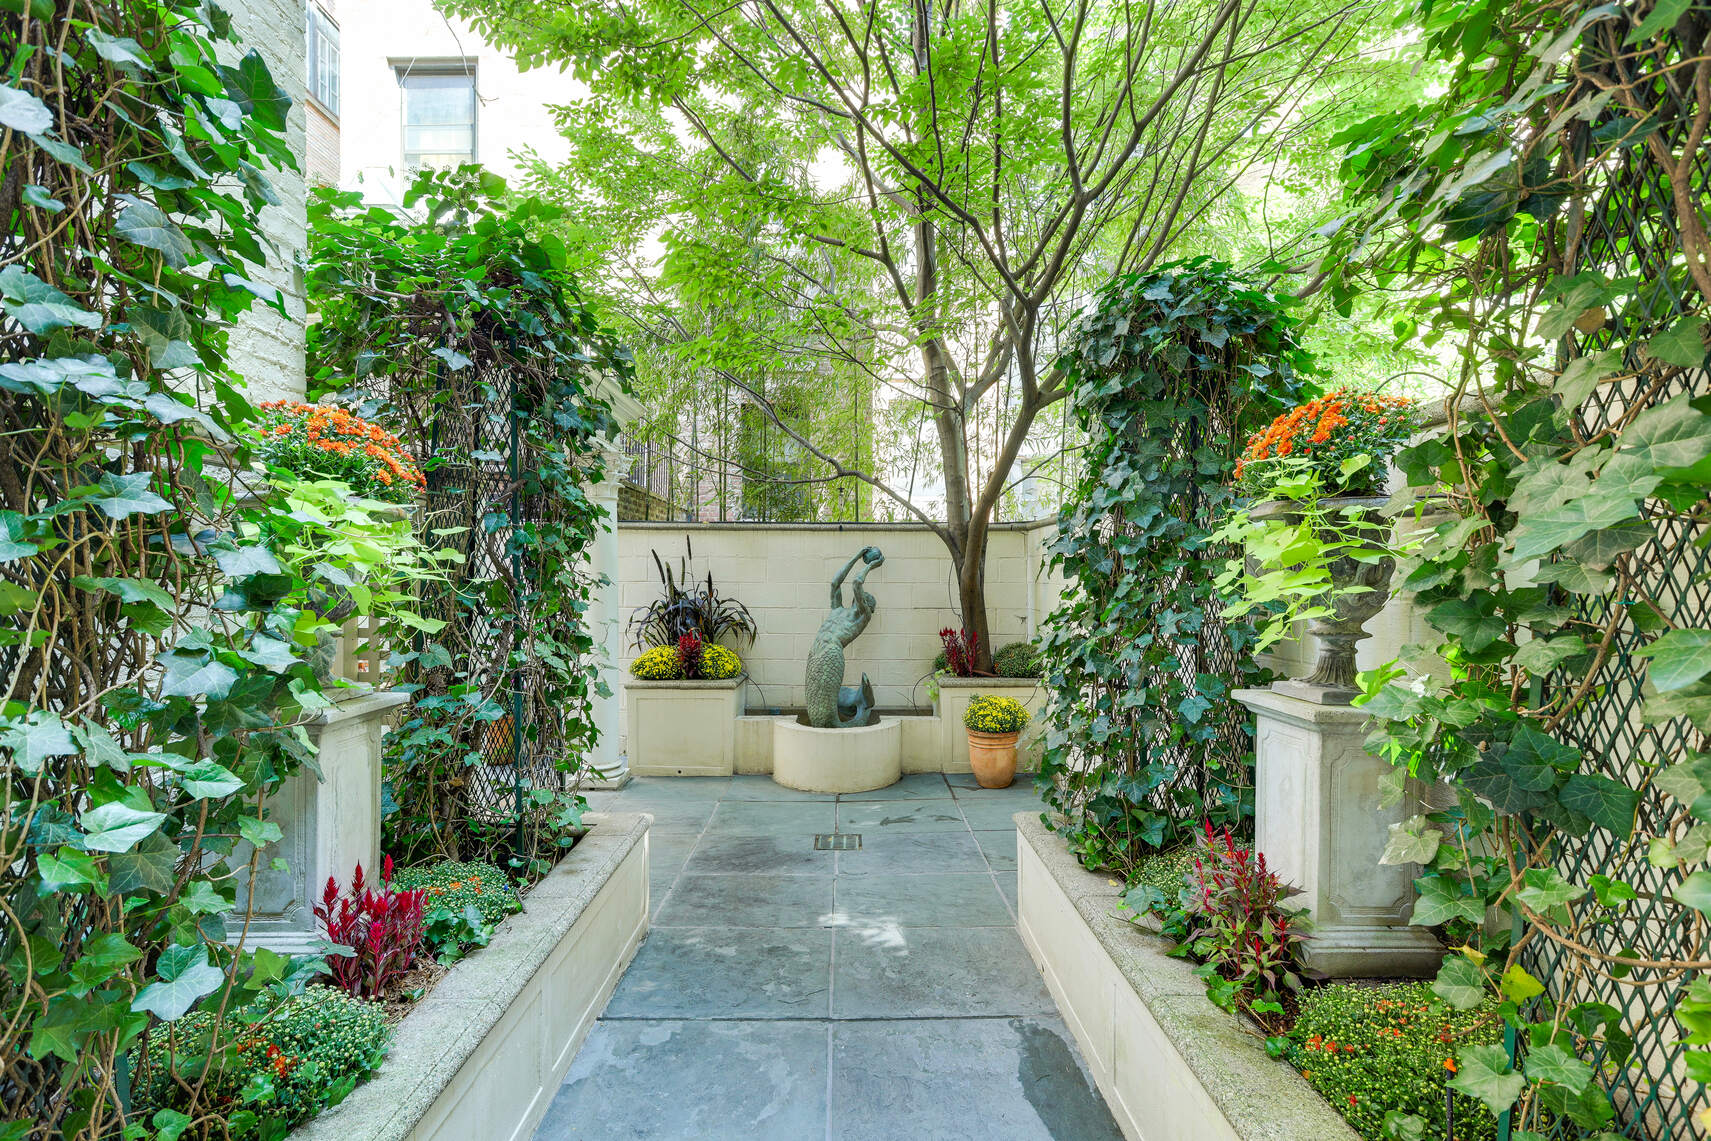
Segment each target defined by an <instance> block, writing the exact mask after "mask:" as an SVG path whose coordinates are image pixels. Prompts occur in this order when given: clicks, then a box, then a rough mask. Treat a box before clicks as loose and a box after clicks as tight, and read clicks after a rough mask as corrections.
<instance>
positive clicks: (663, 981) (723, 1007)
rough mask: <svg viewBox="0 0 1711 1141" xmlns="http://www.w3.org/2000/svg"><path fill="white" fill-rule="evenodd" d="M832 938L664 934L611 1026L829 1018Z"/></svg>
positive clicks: (619, 997)
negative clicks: (645, 1021) (640, 1021)
mask: <svg viewBox="0 0 1711 1141" xmlns="http://www.w3.org/2000/svg"><path fill="white" fill-rule="evenodd" d="M831 969H832V933H831V932H830V931H825V930H800V929H792V928H765V927H762V928H754V927H659V928H656V929H654V930H653V931H650V932H649V933H648V937H647V939H646V940H645V941H643V943H642V949H641V950H640V951H637V952H636V958H635V961H634V962H632V963H631V964H630V969H629V970H628V971H626V972H625V973H624V978H623V981H622V982H620V983H619V984H618V989H617V990H616V991H615V992H614V993H613V995H612V1001H611V1002H609V1003H607V1005H606V1014H605V1017H606V1018H825V1017H826V1016H827V1012H828V1006H829V1003H830V998H831V989H832V988H831Z"/></svg>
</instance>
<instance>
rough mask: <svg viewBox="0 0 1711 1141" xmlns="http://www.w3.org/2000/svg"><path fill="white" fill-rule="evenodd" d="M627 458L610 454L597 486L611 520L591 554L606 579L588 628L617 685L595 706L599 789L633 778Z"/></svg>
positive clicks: (609, 681) (610, 681)
mask: <svg viewBox="0 0 1711 1141" xmlns="http://www.w3.org/2000/svg"><path fill="white" fill-rule="evenodd" d="M624 459H625V457H624V456H622V455H621V454H619V453H617V452H616V451H613V452H611V453H610V454H608V455H607V457H606V478H604V479H602V480H601V481H600V482H599V483H598V484H596V485H595V486H594V488H593V489H592V492H593V498H594V502H595V503H597V504H599V505H600V507H601V509H602V510H604V511H605V512H606V516H607V520H606V528H605V529H604V530H602V531H601V532H600V534H599V535H598V536H596V538H595V540H594V549H593V550H592V551H591V552H590V555H589V567H590V569H591V570H592V571H593V572H594V573H595V574H596V575H599V576H601V578H602V580H603V581H602V582H601V584H600V585H599V586H597V587H596V588H595V591H594V598H593V599H592V600H591V604H590V605H589V607H588V628H589V634H590V635H591V636H592V637H593V639H594V653H595V654H596V655H597V657H598V659H599V661H600V672H601V674H602V676H603V677H604V678H605V679H606V685H607V687H608V688H609V689H611V691H612V693H611V695H610V696H608V697H601V696H599V695H598V694H597V695H595V697H594V700H593V705H592V707H591V711H592V713H593V715H594V726H595V728H596V729H598V730H599V731H600V737H599V740H598V742H597V743H596V744H595V746H594V750H593V752H592V753H590V755H589V757H588V762H589V764H591V765H592V766H593V767H594V768H595V769H597V770H598V772H599V774H600V775H599V776H597V777H595V778H594V779H592V780H589V781H588V782H586V783H585V787H587V788H596V789H611V788H623V787H624V785H626V784H628V783H629V780H630V766H629V758H628V757H627V756H626V755H625V754H624V752H623V751H622V749H621V747H620V744H621V741H622V737H623V728H624V725H623V718H622V714H621V711H620V709H619V705H618V694H619V692H620V690H621V688H622V681H623V679H622V678H621V677H620V676H619V674H618V663H619V662H620V661H622V660H623V652H624V644H623V639H624V623H623V611H622V607H621V605H620V596H619V589H620V583H619V581H618V472H619V471H620V470H622V464H623V461H624Z"/></svg>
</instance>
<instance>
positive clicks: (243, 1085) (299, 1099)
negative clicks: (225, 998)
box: [131, 986, 392, 1141]
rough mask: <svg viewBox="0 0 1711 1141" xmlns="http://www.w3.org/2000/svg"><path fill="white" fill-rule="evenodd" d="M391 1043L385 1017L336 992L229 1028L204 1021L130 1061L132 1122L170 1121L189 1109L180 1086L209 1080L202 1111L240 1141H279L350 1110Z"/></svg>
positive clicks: (273, 1006) (254, 1010) (192, 1018)
mask: <svg viewBox="0 0 1711 1141" xmlns="http://www.w3.org/2000/svg"><path fill="white" fill-rule="evenodd" d="M391 1037H392V1032H391V1029H390V1028H389V1027H388V1025H387V1021H386V1010H385V1008H384V1007H382V1006H381V1005H380V1004H379V1003H374V1002H367V1001H364V1000H362V999H359V998H353V997H351V996H350V995H348V994H346V993H345V992H344V991H342V990H338V989H337V988H334V987H329V986H310V987H307V988H305V989H304V991H303V993H301V994H299V995H296V996H293V997H290V998H287V999H285V1000H284V1001H283V1002H279V1003H269V1002H263V1003H258V1004H255V1005H252V1006H248V1007H245V1008H243V1009H240V1010H236V1011H233V1012H231V1013H230V1014H228V1015H227V1017H226V1018H225V1019H223V1020H221V1019H218V1018H217V1017H216V1015H215V1013H214V1012H212V1011H197V1012H195V1013H193V1014H190V1015H187V1016H185V1017H184V1018H182V1019H180V1020H179V1021H178V1022H177V1023H175V1024H174V1026H173V1028H172V1033H171V1034H170V1035H164V1034H163V1035H157V1036H156V1037H154V1038H153V1039H152V1040H151V1042H150V1045H149V1048H148V1049H147V1050H146V1051H145V1050H142V1049H138V1050H134V1051H132V1054H131V1067H132V1073H133V1077H132V1095H131V1096H132V1105H133V1107H134V1110H135V1112H134V1114H133V1116H134V1117H139V1118H141V1119H142V1120H149V1119H153V1120H154V1121H155V1122H156V1123H157V1124H164V1123H165V1122H167V1121H170V1120H172V1119H173V1115H174V1114H180V1113H183V1112H184V1111H185V1109H186V1108H187V1107H188V1105H189V1099H188V1097H187V1094H186V1091H185V1090H184V1088H183V1085H182V1084H181V1083H187V1084H190V1085H194V1084H195V1083H196V1082H197V1080H198V1079H199V1078H201V1077H202V1076H203V1075H204V1074H206V1085H205V1086H204V1089H203V1096H202V1098H201V1099H199V1101H198V1104H199V1105H206V1106H209V1107H211V1108H212V1110H213V1111H214V1112H215V1113H217V1114H219V1115H221V1116H222V1117H223V1120H224V1123H225V1125H226V1128H227V1129H228V1130H229V1136H230V1137H231V1138H233V1141H242V1139H244V1138H252V1137H254V1138H264V1137H277V1136H279V1135H280V1133H282V1132H283V1130H285V1129H289V1128H291V1127H292V1126H294V1125H297V1124H300V1123H301V1122H304V1121H307V1120H309V1119H310V1118H312V1117H314V1116H316V1115H317V1114H319V1113H320V1112H321V1111H322V1110H323V1109H326V1108H328V1107H329V1106H333V1105H337V1104H338V1103H339V1102H341V1101H343V1100H344V1098H345V1097H346V1095H348V1094H349V1093H350V1091H351V1090H352V1089H354V1088H355V1087H356V1084H357V1083H358V1082H360V1081H362V1080H363V1079H364V1078H366V1077H368V1076H369V1075H370V1074H372V1073H374V1072H375V1071H376V1070H377V1069H379V1068H380V1063H381V1060H382V1059H383V1058H385V1056H386V1050H387V1046H388V1044H389V1043H390V1041H391ZM163 1111H165V1112H164V1113H163ZM157 1114H159V1115H161V1116H159V1117H157V1116H156V1115H157Z"/></svg>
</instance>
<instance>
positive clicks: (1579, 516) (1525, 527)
mask: <svg viewBox="0 0 1711 1141" xmlns="http://www.w3.org/2000/svg"><path fill="white" fill-rule="evenodd" d="M1639 513H1640V508H1639V504H1638V503H1636V502H1635V501H1634V500H1633V499H1631V498H1628V497H1626V496H1621V495H1599V494H1596V493H1594V494H1592V495H1588V496H1585V497H1583V498H1581V499H1576V500H1575V501H1573V502H1572V503H1565V504H1563V505H1562V506H1561V507H1558V508H1557V509H1556V510H1554V511H1545V512H1541V513H1539V514H1538V515H1534V516H1532V517H1531V518H1526V517H1523V518H1522V520H1521V525H1520V526H1519V527H1517V528H1516V529H1515V535H1514V540H1515V546H1514V549H1513V551H1512V552H1511V554H1510V555H1509V560H1508V561H1509V562H1510V564H1511V565H1513V564H1516V563H1524V562H1527V561H1528V560H1529V559H1536V558H1540V557H1542V556H1544V555H1548V554H1550V553H1552V552H1553V551H1556V550H1558V549H1560V548H1562V547H1566V546H1567V545H1568V544H1570V543H1572V542H1574V541H1575V540H1576V539H1578V538H1580V537H1581V536H1582V535H1587V534H1590V533H1591V532H1593V531H1602V530H1603V529H1604V528H1606V527H1614V526H1615V525H1616V524H1618V523H1621V522H1623V521H1625V520H1628V519H1631V518H1633V517H1634V516H1635V515H1638V514H1639Z"/></svg>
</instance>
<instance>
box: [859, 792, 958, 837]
mask: <svg viewBox="0 0 1711 1141" xmlns="http://www.w3.org/2000/svg"><path fill="white" fill-rule="evenodd" d="M838 831H840V832H860V833H861V834H862V835H863V837H864V838H865V837H866V835H867V834H868V833H870V832H873V833H879V832H885V833H892V832H966V831H968V821H966V820H964V819H963V818H962V813H961V812H959V811H957V805H956V801H954V800H951V799H950V798H948V797H947V798H945V799H944V800H857V801H842V802H840V803H839V804H838Z"/></svg>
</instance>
